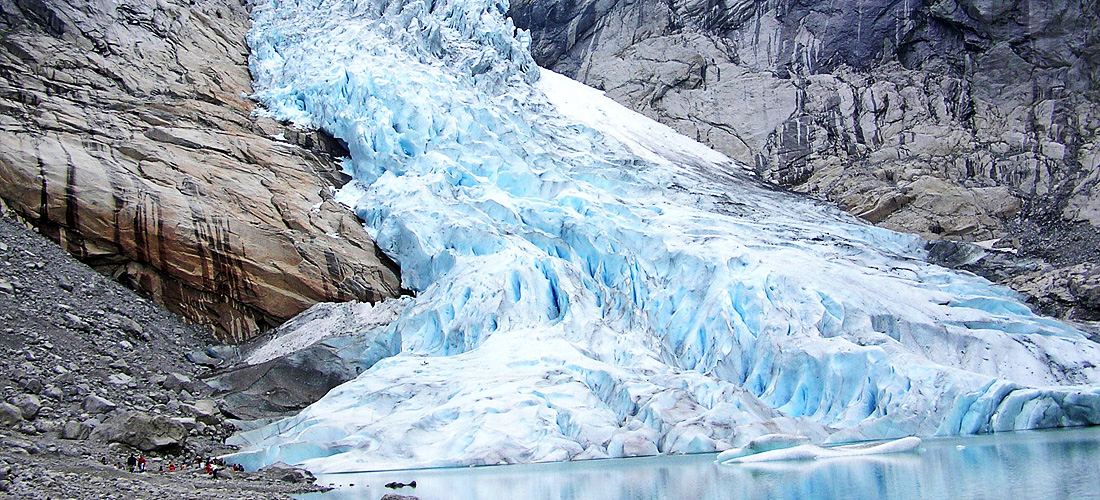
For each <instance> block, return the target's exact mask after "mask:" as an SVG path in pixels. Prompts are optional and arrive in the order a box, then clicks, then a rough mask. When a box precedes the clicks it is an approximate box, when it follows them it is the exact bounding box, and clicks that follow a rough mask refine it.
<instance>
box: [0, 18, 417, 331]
mask: <svg viewBox="0 0 1100 500" xmlns="http://www.w3.org/2000/svg"><path fill="white" fill-rule="evenodd" d="M0 13H2V14H0V76H2V77H0V198H2V199H3V200H4V201H5V202H6V204H7V205H8V206H9V207H10V208H11V209H13V210H14V211H16V212H18V213H19V214H20V215H22V216H23V217H24V218H25V219H27V220H28V221H30V222H31V223H32V224H34V225H35V226H37V227H38V228H39V230H40V231H42V232H43V233H44V234H47V235H48V236H50V237H51V238H53V239H55V240H57V241H59V242H60V243H61V244H62V246H64V247H65V248H67V249H68V250H69V251H70V252H72V253H73V254H75V255H76V256H78V257H80V258H82V259H84V260H85V261H86V262H89V263H90V264H92V265H93V266H95V267H96V268H98V269H99V270H101V271H103V272H107V273H109V274H112V275H113V276H115V277H117V278H119V279H121V280H123V281H126V282H130V283H132V284H133V285H134V286H136V287H137V288H139V289H141V290H143V291H145V292H146V293H149V294H150V295H152V296H153V297H155V298H156V299H157V300H159V301H161V302H163V303H165V304H167V305H169V306H170V307H172V308H174V309H175V310H176V311H177V312H179V313H181V314H183V315H184V316H186V317H188V318H190V319H191V320H194V321H196V322H199V323H203V324H207V325H211V326H213V327H214V329H215V331H216V333H217V334H218V335H219V337H220V338H222V339H223V340H227V341H240V340H243V339H247V338H250V337H252V336H254V335H255V334H257V333H258V332H260V331H262V330H264V329H265V328H267V327H269V326H271V325H277V324H279V323H281V322H283V321H285V320H287V319H289V318H291V317H292V316H294V315H295V314H297V313H298V312H300V311H302V310H304V309H306V308H307V307H309V306H310V305H311V304H313V303H316V302H318V301H343V300H360V301H370V302H374V301H378V300H381V299H383V298H385V297H391V296H395V295H397V294H398V293H399V291H400V283H399V282H400V280H399V277H398V271H397V268H396V266H395V265H394V264H393V263H392V262H391V261H389V260H388V259H387V258H386V257H385V256H384V255H382V254H381V252H379V251H378V249H377V247H376V246H375V244H374V243H373V241H372V240H371V239H370V237H369V236H368V235H367V234H366V232H365V231H364V230H363V228H362V225H361V223H360V221H359V220H358V219H356V217H355V216H354V215H352V214H351V213H350V212H349V211H347V210H346V209H345V208H343V207H342V206H340V205H339V204H337V203H335V202H334V201H332V199H331V193H332V192H333V188H334V187H338V186H339V185H341V184H342V183H343V182H344V180H343V179H344V176H343V174H341V173H340V169H339V167H338V165H337V164H336V163H335V162H334V161H333V156H339V155H342V154H345V150H344V149H343V147H342V146H341V145H339V144H338V143H337V142H336V141H333V140H331V139H328V138H326V137H323V136H321V135H320V134H315V133H306V132H298V131H295V130H290V129H286V128H284V127H283V126H281V125H279V124H278V123H276V122H274V121H273V120H271V119H268V118H262V117H254V116H252V115H251V112H252V110H253V108H254V106H253V104H252V103H251V102H249V101H248V100H246V96H247V95H248V94H249V93H250V92H251V88H250V77H249V73H248V67H247V60H248V49H247V47H246V45H245V43H244V35H245V33H246V31H247V29H248V12H247V8H246V7H244V6H242V5H239V4H235V3H232V2H225V1H197V2H195V1H192V2H186V1H179V0H167V1H166V0H160V1H151V0H133V1H118V2H115V1H107V0H95V1H91V2H87V1H75V0H73V1H52V2H42V1H39V0H0Z"/></svg>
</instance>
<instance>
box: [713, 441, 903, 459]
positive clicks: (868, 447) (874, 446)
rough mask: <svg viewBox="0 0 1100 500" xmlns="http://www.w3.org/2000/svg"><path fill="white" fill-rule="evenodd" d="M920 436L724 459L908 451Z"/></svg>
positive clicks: (810, 456) (843, 456)
mask: <svg viewBox="0 0 1100 500" xmlns="http://www.w3.org/2000/svg"><path fill="white" fill-rule="evenodd" d="M921 443H922V441H921V439H920V438H919V437H914V436H909V437H903V438H900V439H895V440H892V441H886V442H875V443H861V444H851V445H845V446H834V447H829V448H825V447H821V446H817V445H813V444H803V445H799V446H794V447H791V448H778V449H774V450H767V451H763V452H760V453H756V454H753V455H746V456H743V457H736V458H732V459H730V460H727V461H724V463H726V464H752V463H763V462H787V461H794V460H823V459H828V458H851V457H865V456H873V455H888V454H891V453H908V452H911V451H917V450H918V449H920V445H921Z"/></svg>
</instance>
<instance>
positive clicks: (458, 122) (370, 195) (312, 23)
mask: <svg viewBox="0 0 1100 500" xmlns="http://www.w3.org/2000/svg"><path fill="white" fill-rule="evenodd" d="M505 1H506V0H298V1H295V0H264V1H261V2H259V3H258V4H257V5H256V6H255V8H254V10H253V27H252V30H251V32H250V34H249V45H250V47H251V49H252V59H251V69H252V73H253V76H254V80H255V81H254V86H255V90H256V93H255V96H256V98H257V99H259V100H260V101H261V102H262V103H263V104H264V106H265V107H266V108H267V110H268V112H270V113H271V114H272V115H273V116H275V117H277V118H280V119H288V120H293V121H294V122H295V123H296V124H298V125H300V126H302V127H318V128H322V129H324V130H326V131H328V132H329V133H331V134H332V135H334V136H335V137H337V138H339V139H340V140H342V141H344V142H345V143H347V145H348V148H349V151H350V156H351V157H350V159H348V160H347V161H346V163H345V168H346V170H347V171H348V172H349V173H351V174H352V175H353V177H354V179H355V180H354V182H352V183H350V184H348V185H347V186H346V187H344V188H343V189H342V190H341V191H340V192H339V194H338V199H340V200H341V201H342V202H344V203H345V204H347V205H348V206H350V207H352V208H353V209H354V210H355V211H356V212H357V213H358V214H359V215H360V216H361V217H362V218H363V220H364V221H365V222H366V228H367V230H368V231H369V232H370V233H371V235H372V236H373V237H374V238H375V239H376V240H377V242H378V244H379V245H380V246H381V247H382V249H383V250H384V251H385V252H386V253H387V254H388V255H389V256H390V257H392V258H393V259H394V260H395V261H396V262H398V263H399V264H400V266H401V270H402V280H403V285H404V286H405V287H406V288H408V289H410V290H413V291H414V292H415V298H413V299H412V300H411V302H410V301H408V299H406V302H410V303H407V304H403V305H402V306H401V307H400V308H395V309H393V310H395V311H399V313H395V319H393V321H392V322H390V323H388V324H387V325H386V326H380V327H378V328H376V329H375V330H374V331H372V332H364V335H365V336H368V334H369V335H373V336H378V335H379V332H378V331H377V330H378V329H384V330H385V332H384V333H385V335H388V336H394V338H397V339H399V341H400V346H401V347H400V352H399V353H397V354H396V355H394V356H391V357H387V358H385V359H383V360H381V361H379V362H377V363H376V364H374V365H373V367H372V368H370V369H369V370H367V371H365V372H363V374H362V375H360V376H359V377H358V378H356V379H355V380H352V381H350V382H348V383H345V384H343V385H341V386H339V387H337V388H335V389H333V390H332V391H331V392H330V393H329V394H328V395H326V396H325V397H324V398H323V399H321V400H320V401H318V402H317V403H315V404H313V405H312V406H310V407H308V408H306V409H305V410H303V411H302V412H301V413H300V414H298V415H297V416H295V417H292V418H288V419H285V420H282V421H279V422H276V423H273V424H271V425H268V426H266V427H262V428H259V429H256V430H252V431H249V432H246V433H241V434H238V435H237V436H235V437H234V440H235V442H236V443H238V444H240V445H241V446H242V447H243V448H242V451H241V452H240V453H239V454H237V455H236V456H235V457H234V460H236V461H238V462H241V463H244V464H246V465H247V466H250V467H256V466H260V465H263V464H267V463H272V462H275V461H278V460H282V461H285V462H288V463H295V464H303V465H305V466H306V467H308V468H310V469H311V470H315V471H328V472H332V471H346V470H373V469H397V468H411V467H433V466H460V465H488V464H498V463H514V462H534V461H555V460H572V459H582V458H599V457H608V456H612V457H620V456H637V455H651V454H657V453H684V452H709V451H719V450H724V449H728V448H731V447H739V446H744V445H746V444H747V443H749V442H750V441H751V440H752V439H753V438H757V437H759V436H763V435H767V434H776V433H783V434H796V435H802V436H806V437H809V438H810V439H811V440H812V441H814V442H842V441H853V440H862V439H873V438H894V437H901V436H908V435H919V436H937V435H957V434H970V433H980V432H991V431H1001V430H1010V429H1026V428H1036V427H1054V426H1071V425H1085V424H1096V423H1100V369H1098V368H1097V367H1096V366H1095V363H1097V362H1098V360H1100V349H1098V346H1097V345H1096V344H1095V343H1093V342H1090V341H1088V340H1086V339H1085V338H1084V337H1083V336H1082V335H1081V334H1080V333H1078V332H1077V331H1075V330H1074V329H1073V328H1071V327H1069V326H1067V325H1065V324H1063V323H1060V322H1057V321H1054V320H1051V319H1048V318H1043V317H1039V316H1036V315H1033V314H1032V313H1031V312H1030V311H1029V310H1028V308H1027V307H1026V306H1024V305H1023V304H1022V303H1021V302H1020V301H1019V299H1018V297H1017V296H1015V295H1014V294H1013V293H1011V292H1010V291H1008V290H1006V289H1003V288H1000V287H997V286H994V285H992V284H990V283H989V282H987V281H984V280H982V279H980V278H977V277H975V276H972V275H968V274H960V273H955V272H951V271H948V270H946V269H943V268H940V267H937V266H934V265H930V264H928V263H927V262H926V261H925V253H924V251H923V242H922V241H921V240H919V239H918V238H916V237H913V236H908V235H903V234H898V233H893V232H890V231H885V230H882V229H877V228H875V227H873V226H870V225H867V224H865V223H863V222H860V221H858V220H856V219H854V218H852V217H850V216H847V215H845V214H843V213H841V212H839V211H837V210H835V209H833V208H830V207H828V206H826V205H824V204H821V203H818V202H815V201H813V200H810V199H807V198H805V197H800V196H797V195H792V194H789V193H785V192H781V191H778V190H775V189H772V188H770V187H768V186H766V185H764V184H762V183H760V182H759V181H758V180H757V179H756V178H755V177H754V175H753V174H752V173H751V172H750V171H748V170H746V169H745V168H744V167H742V166H740V165H738V164H736V163H734V162H732V161H731V160H729V159H727V158H726V157H724V156H722V155H720V154H718V153H715V152H714V151H711V150H709V149H707V148H705V147H703V146H701V145H699V144H697V143H695V142H693V141H691V140H689V139H687V138H684V137H682V136H678V135H676V134H675V133H673V132H672V131H671V130H670V129H668V128H666V127H663V126H661V125H659V124H657V123H655V122H652V121H650V120H648V119H646V118H644V117H642V116H640V115H636V114H634V113H631V112H630V111H627V110H626V109H624V108H622V107H620V106H618V105H616V104H614V103H613V102H611V101H609V100H607V99H605V98H604V97H603V96H602V95H601V94H600V93H599V92H597V91H594V90H592V89H589V88H587V87H584V86H581V85H579V84H577V83H574V82H572V81H570V80H568V79H566V78H564V77H561V76H559V75H556V74H553V73H550V72H547V71H541V70H539V68H537V66H536V65H535V63H534V62H533V60H532V59H531V57H530V55H529V53H528V51H527V35H526V34H525V33H523V32H519V31H517V30H515V28H514V27H513V25H512V24H511V21H510V20H508V19H507V18H506V17H505V16H504V12H505V11H506V3H505ZM321 337H323V335H321ZM387 338H389V337H387Z"/></svg>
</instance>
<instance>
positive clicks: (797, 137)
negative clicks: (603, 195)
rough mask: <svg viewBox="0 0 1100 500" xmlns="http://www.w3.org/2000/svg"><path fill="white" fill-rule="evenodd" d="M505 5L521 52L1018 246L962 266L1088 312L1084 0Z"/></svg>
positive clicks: (771, 173)
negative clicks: (1003, 258)
mask: <svg viewBox="0 0 1100 500" xmlns="http://www.w3.org/2000/svg"><path fill="white" fill-rule="evenodd" d="M510 14H511V15H512V16H513V18H514V19H515V22H516V24H517V26H520V27H523V28H527V29H530V30H531V31H532V39H533V44H532V51H533V53H534V55H535V58H536V60H537V61H538V62H539V63H540V65H543V66H545V67H549V68H551V69H554V70H555V71H558V72H562V73H564V74H566V75H568V76H572V77H575V78H576V79H578V80H580V81H583V82H585V83H587V84H589V85H591V86H594V87H597V88H600V89H603V90H605V91H606V92H607V94H608V96H610V97H612V98H614V99H616V100H618V101H620V102H622V103H624V104H626V105H628V106H630V107H632V108H634V109H635V110H638V111H640V112H642V113H643V114H646V115H648V116H650V117H652V118H655V119H657V120H659V121H661V122H663V123H665V124H667V125H670V126H672V127H673V128H675V129H676V130H677V131H679V132H681V133H683V134H685V135H688V136H691V137H694V138H696V139H698V140H700V141H701V142H704V143H706V144H708V145H710V146H712V147H714V148H715V149H717V150H719V151H722V152H724V153H726V154H728V155H730V156H731V157H732V158H735V159H737V160H741V161H743V162H746V163H749V164H751V165H755V167H756V169H757V171H758V172H759V173H761V174H762V175H763V176H764V177H766V178H768V179H770V180H772V181H775V182H777V183H779V184H781V185H783V186H786V187H789V188H792V189H794V190H796V191H800V192H804V193H810V194H813V195H815V196H819V197H822V198H826V199H828V200H830V201H833V202H835V203H837V204H839V205H840V206H841V207H842V208H844V209H846V210H848V211H849V212H851V213H853V214H856V215H858V216H860V217H862V218H864V219H866V220H869V221H871V222H874V223H876V224H879V225H880V226H883V227H886V228H890V229H894V230H900V231H906V232H911V233H916V234H919V235H921V236H923V237H925V238H929V239H948V240H964V241H984V240H993V239H1000V241H999V246H1001V247H1003V248H1004V249H1006V250H1008V251H1012V252H1015V253H1017V254H1018V255H1020V256H1021V257H1027V258H1033V259H1034V260H1028V261H1026V262H1027V265H1020V266H1015V271H1014V273H1013V274H1012V275H1011V276H1006V275H1004V274H1003V273H1002V272H1000V271H998V270H989V269H985V268H984V267H983V266H981V265H979V266H977V267H976V268H975V270H978V271H980V272H983V274H986V275H987V276H990V277H999V278H1001V282H1003V283H1006V284H1010V285H1012V286H1014V287H1015V288H1016V289H1017V290H1019V291H1022V292H1024V293H1025V294H1028V295H1029V296H1030V297H1031V299H1032V302H1033V303H1034V304H1036V305H1038V306H1039V308H1040V309H1042V310H1043V311H1044V312H1048V313H1053V314H1059V315H1061V316H1063V317H1069V318H1074V319H1080V320H1097V319H1100V309H1097V308H1096V307H1095V301H1094V300H1092V299H1090V298H1089V297H1090V296H1089V293H1088V292H1087V291H1082V289H1081V287H1080V286H1078V284H1080V283H1095V282H1097V278H1098V277H1097V275H1096V273H1095V272H1092V271H1091V269H1092V268H1091V267H1089V268H1081V267H1079V266H1081V265H1082V264H1084V263H1088V262H1093V263H1095V262H1096V261H1097V255H1098V251H1100V237H1098V236H1097V234H1098V233H1097V231H1096V226H1097V225H1098V224H1100V196H1097V194H1098V193H1097V189H1098V188H1097V181H1098V179H1100V170H1098V169H1097V166H1098V164H1100V143H1098V140H1097V129H1098V128H1100V106H1098V105H1097V102H1098V97H1097V96H1098V95H1100V72H1098V71H1097V68H1098V67H1100V19H1098V18H1100V12H1098V11H1097V8H1096V3H1095V2H1082V1H1074V0H1069V1H1059V2H1054V3H1046V4H1042V5H1039V4H1035V3H1028V2H1012V1H1007V2H978V1H973V0H958V1H953V0H944V1H932V0H906V1H903V2H884V1H866V0H860V1H856V0H844V1H841V2H839V3H838V2H821V1H815V0H794V1H790V2H765V1H752V0H740V1H720V2H719V1H709V0H687V1H683V2H655V1H636V2H627V1H616V0H612V1H595V0H581V1H578V2H557V1H553V0H518V1H515V2H512V5H511V10H510ZM995 257H996V256H994V257H991V260H995V261H999V260H1000V259H999V258H995ZM980 258H981V257H979V259H980ZM1082 273H1085V274H1084V275H1082ZM1051 276H1054V277H1055V278H1054V279H1053V281H1052V280H1051V279H1050V277H1051ZM1071 277H1072V278H1071ZM1039 282H1043V284H1040V283H1039ZM1075 283H1076V284H1075ZM1047 287H1054V288H1053V289H1050V288H1047ZM1039 288H1041V289H1042V291H1041V292H1040V293H1034V292H1036V289H1039ZM1086 288H1090V287H1086ZM1090 289H1091V288H1090ZM1067 300H1068V301H1069V302H1066V301H1067Z"/></svg>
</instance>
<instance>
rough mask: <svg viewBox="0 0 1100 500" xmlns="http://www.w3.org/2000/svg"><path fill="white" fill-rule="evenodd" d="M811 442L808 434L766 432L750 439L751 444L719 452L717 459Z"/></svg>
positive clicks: (733, 457) (728, 458)
mask: <svg viewBox="0 0 1100 500" xmlns="http://www.w3.org/2000/svg"><path fill="white" fill-rule="evenodd" d="M803 444H810V438H808V437H806V436H799V435H797V434H765V435H763V436H760V437H756V438H753V440H752V441H749V444H747V445H745V446H742V447H740V448H733V449H729V450H726V451H723V452H722V453H719V454H718V458H717V459H716V461H717V462H718V463H722V462H726V461H729V460H733V459H735V458H741V457H746V456H749V455H756V454H759V453H763V452H765V451H775V450H782V449H787V448H793V447H795V446H799V445H803Z"/></svg>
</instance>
